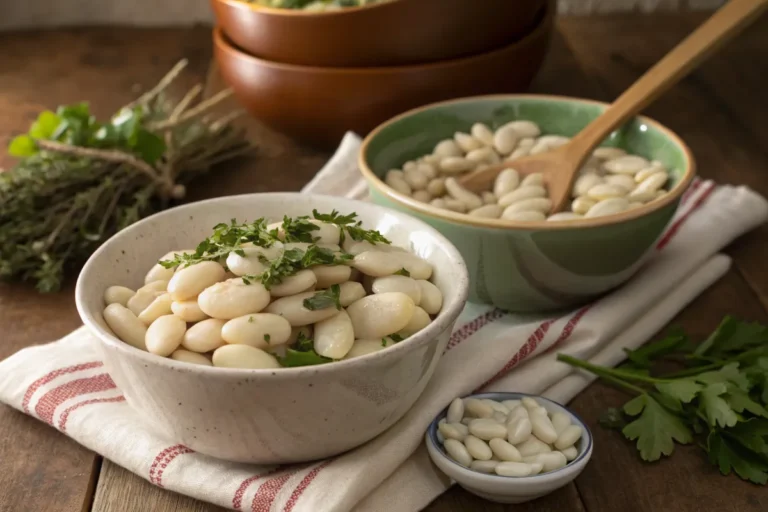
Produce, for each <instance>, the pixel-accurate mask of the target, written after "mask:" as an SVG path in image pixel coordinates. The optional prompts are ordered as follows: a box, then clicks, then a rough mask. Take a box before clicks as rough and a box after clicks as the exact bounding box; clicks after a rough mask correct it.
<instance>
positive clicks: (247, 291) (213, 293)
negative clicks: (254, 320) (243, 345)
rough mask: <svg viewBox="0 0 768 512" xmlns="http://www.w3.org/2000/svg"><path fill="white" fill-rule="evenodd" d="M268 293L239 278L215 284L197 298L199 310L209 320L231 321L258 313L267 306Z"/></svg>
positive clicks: (258, 285)
mask: <svg viewBox="0 0 768 512" xmlns="http://www.w3.org/2000/svg"><path fill="white" fill-rule="evenodd" d="M269 299H270V296H269V291H267V289H266V288H264V285H263V284H261V283H258V282H253V281H252V282H251V284H246V283H245V282H244V281H243V280H242V279H241V278H239V277H238V278H235V279H229V280H227V281H224V282H221V283H216V284H214V285H213V286H209V287H208V288H206V289H205V290H203V291H202V292H201V293H200V295H199V296H198V298H197V303H198V305H199V306H200V309H201V310H202V311H203V313H205V314H206V315H208V316H210V317H211V318H220V319H222V320H231V319H233V318H237V317H239V316H243V315H248V314H250V313H258V312H259V311H261V310H262V309H264V308H265V307H267V304H269Z"/></svg>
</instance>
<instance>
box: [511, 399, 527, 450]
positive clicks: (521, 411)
mask: <svg viewBox="0 0 768 512" xmlns="http://www.w3.org/2000/svg"><path fill="white" fill-rule="evenodd" d="M520 418H525V419H528V409H526V408H525V407H522V405H519V406H518V407H515V408H514V409H512V410H511V411H510V413H509V416H507V421H508V422H510V423H511V422H512V421H514V420H517V419H520ZM513 444H514V443H513Z"/></svg>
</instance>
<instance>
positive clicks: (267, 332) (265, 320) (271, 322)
mask: <svg viewBox="0 0 768 512" xmlns="http://www.w3.org/2000/svg"><path fill="white" fill-rule="evenodd" d="M193 328H194V326H193ZM221 338H222V339H223V340H224V341H226V342H227V343H231V344H237V345H250V346H252V347H256V348H260V349H263V350H266V349H268V348H270V347H274V346H276V345H282V344H284V343H288V340H289V339H290V338H291V324H289V323H288V320H286V319H285V318H283V317H281V316H279V315H275V314H272V313H254V314H252V315H245V316H241V317H238V318H233V319H232V320H229V321H228V322H227V323H225V324H224V325H223V326H222V328H221Z"/></svg>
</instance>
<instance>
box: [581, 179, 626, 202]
mask: <svg viewBox="0 0 768 512" xmlns="http://www.w3.org/2000/svg"><path fill="white" fill-rule="evenodd" d="M627 192H629V191H628V190H627V189H626V188H624V187H620V186H618V185H611V184H609V183H600V184H598V185H595V186H594V187H592V188H591V189H589V191H588V192H587V197H589V198H590V199H594V200H596V201H598V202H599V201H602V200H603V199H610V198H612V197H624V196H626V195H627Z"/></svg>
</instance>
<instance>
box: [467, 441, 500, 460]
mask: <svg viewBox="0 0 768 512" xmlns="http://www.w3.org/2000/svg"><path fill="white" fill-rule="evenodd" d="M464 446H465V447H466V448H467V451H468V452H469V454H470V455H471V456H472V458H474V459H477V460H491V457H493V452H492V451H491V449H490V448H489V447H488V445H487V444H486V442H485V441H483V440H482V439H478V438H477V437H475V436H473V435H469V436H467V437H465V438H464Z"/></svg>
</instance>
